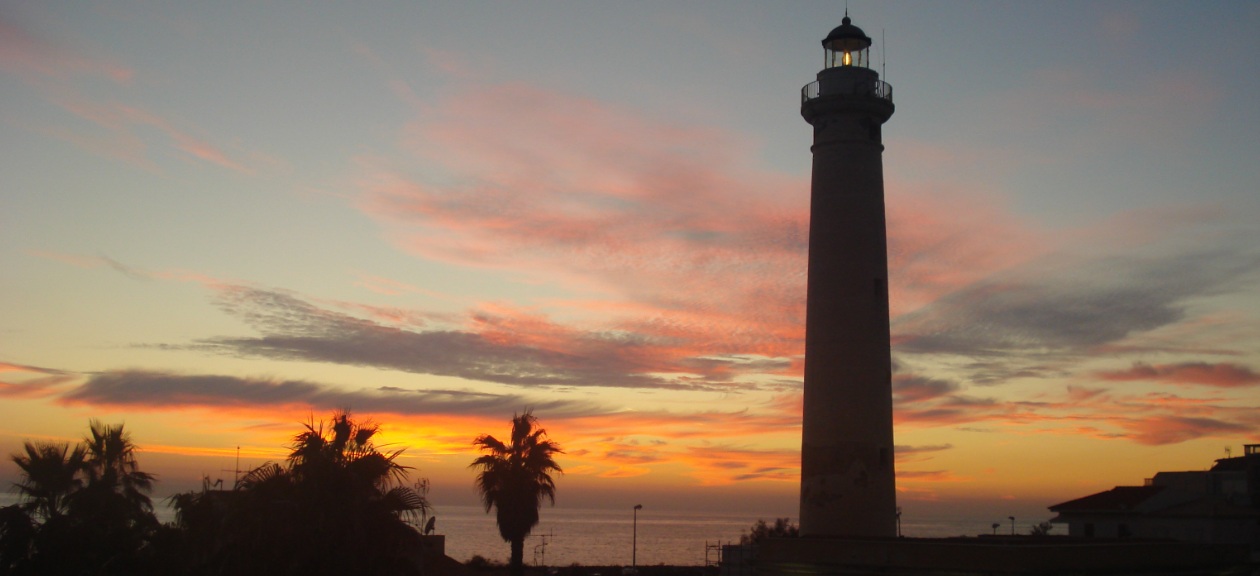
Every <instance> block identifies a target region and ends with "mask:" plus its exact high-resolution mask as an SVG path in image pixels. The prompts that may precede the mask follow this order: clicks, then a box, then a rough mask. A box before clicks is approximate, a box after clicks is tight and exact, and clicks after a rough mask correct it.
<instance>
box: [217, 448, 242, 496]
mask: <svg viewBox="0 0 1260 576" xmlns="http://www.w3.org/2000/svg"><path fill="white" fill-rule="evenodd" d="M219 471H220V472H231V473H232V489H233V490H236V487H237V486H239V485H240V483H241V472H244V470H241V447H240V446H237V447H236V469H235V470H219ZM220 482H222V480H220Z"/></svg>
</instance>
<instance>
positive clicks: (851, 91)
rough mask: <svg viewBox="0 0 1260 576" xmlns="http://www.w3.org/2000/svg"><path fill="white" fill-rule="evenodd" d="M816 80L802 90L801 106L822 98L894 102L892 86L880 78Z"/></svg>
mask: <svg viewBox="0 0 1260 576" xmlns="http://www.w3.org/2000/svg"><path fill="white" fill-rule="evenodd" d="M846 80H857V81H835V79H822V80H815V81H813V82H810V83H809V84H806V85H805V86H804V87H802V88H801V104H804V103H806V102H809V101H810V100H813V99H815V98H818V97H820V96H868V97H873V98H879V99H881V100H887V101H888V102H892V85H891V84H889V83H887V82H884V81H883V80H879V79H878V78H862V79H846Z"/></svg>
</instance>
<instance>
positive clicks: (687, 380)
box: [0, 2, 1260, 515]
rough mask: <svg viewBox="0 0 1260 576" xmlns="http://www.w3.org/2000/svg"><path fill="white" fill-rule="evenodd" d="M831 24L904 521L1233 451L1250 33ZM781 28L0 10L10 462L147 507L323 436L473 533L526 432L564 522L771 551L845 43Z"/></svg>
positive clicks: (650, 12) (708, 19)
mask: <svg viewBox="0 0 1260 576" xmlns="http://www.w3.org/2000/svg"><path fill="white" fill-rule="evenodd" d="M850 8H851V11H852V16H853V18H854V24H857V25H859V26H863V27H866V29H867V32H868V34H869V33H870V32H871V31H872V30H874V29H876V28H881V29H886V30H887V31H888V46H889V53H888V55H887V56H888V59H887V61H888V66H889V70H890V77H886V78H885V79H886V80H888V81H890V82H891V83H892V84H893V85H894V86H895V87H896V90H897V92H896V94H897V100H896V103H897V106H898V110H897V114H896V115H895V116H894V117H893V119H892V120H891V121H890V123H889V124H888V125H887V126H886V127H885V133H884V140H885V145H886V152H885V156H884V162H885V181H886V190H887V206H888V231H889V250H890V254H889V256H890V276H891V278H890V292H891V299H892V302H891V313H892V315H893V327H892V328H893V338H894V342H893V346H894V362H895V364H896V368H897V370H896V374H895V376H894V393H895V401H896V406H897V413H896V433H897V445H898V446H897V448H898V454H897V468H898V490H899V498H900V500H901V502H903V503H907V504H923V505H928V504H931V503H940V502H949V501H957V502H966V503H967V504H966V505H968V506H974V505H975V504H974V503H975V502H990V503H991V505H993V506H1007V505H1009V503H1010V502H1014V501H1019V502H1031V503H1037V504H1038V505H1040V506H1045V505H1049V504H1052V503H1055V502H1057V501H1060V500H1062V499H1066V498H1070V497H1074V496H1079V495H1082V494H1084V493H1089V492H1091V491H1097V490H1102V489H1106V488H1109V487H1111V486H1112V485H1116V484H1135V483H1140V482H1141V481H1142V479H1143V478H1145V477H1148V476H1149V475H1151V474H1153V473H1154V472H1156V471H1158V470H1164V469H1201V468H1203V467H1205V466H1208V465H1210V462H1211V460H1212V459H1213V458H1217V457H1221V456H1223V455H1224V450H1223V448H1224V447H1225V446H1235V447H1237V446H1238V445H1240V444H1242V443H1244V442H1257V441H1260V416H1257V414H1260V411H1257V408H1258V407H1260V406H1257V402H1256V398H1257V397H1256V390H1257V388H1260V355H1258V354H1260V353H1258V352H1257V350H1260V322H1258V320H1260V318H1258V316H1260V298H1257V296H1258V295H1260V293H1258V292H1257V290H1256V288H1255V286H1257V285H1260V284H1258V283H1257V282H1256V281H1257V280H1258V279H1260V278H1257V271H1260V252H1258V251H1257V249H1256V247H1257V246H1260V237H1258V236H1257V234H1258V230H1257V227H1256V226H1255V224H1254V223H1255V222H1256V221H1257V217H1260V165H1257V163H1255V162H1254V161H1253V157H1254V156H1255V152H1256V151H1257V150H1260V141H1258V138H1260V136H1257V134H1260V111H1257V109H1256V107H1255V106H1254V102H1255V95H1256V94H1260V63H1258V62H1257V59H1256V58H1254V54H1256V53H1260V40H1257V39H1256V38H1255V36H1254V34H1253V33H1252V30H1254V29H1255V28H1256V26H1257V25H1260V7H1258V6H1256V5H1255V4H1254V3H1246V2H1219V3H1212V4H1208V5H1202V6H1198V7H1196V9H1195V10H1194V13H1187V11H1186V10H1184V6H1181V5H1178V4H1173V3H1088V2H1081V3H1070V4H1053V5H1016V6H1006V5H1002V6H1001V8H998V7H997V6H995V5H993V4H990V3H982V2H961V3H949V4H941V3H934V2H904V3H901V2H899V3H874V2H872V3H868V4H854V5H852V6H851V7H850ZM791 12H792V13H790V14H788V13H784V11H782V10H780V9H776V8H775V7H772V6H760V5H757V4H751V3H749V4H730V3H722V2H696V3H688V4H681V5H656V6H636V5H617V4H594V5H583V6H582V7H581V8H580V9H578V8H574V7H573V6H563V5H560V4H553V3H513V4H502V5H500V6H498V7H497V9H495V10H485V9H484V7H480V8H478V7H469V6H463V5H447V4H440V3H439V4H435V5H410V6H404V7H400V6H386V5H369V6H365V7H362V8H356V9H353V10H351V9H349V8H346V7H340V6H336V5H329V6H309V7H307V8H306V9H305V10H290V9H285V8H277V7H259V6H254V5H252V4H247V3H242V4H231V3H227V4H223V5H195V6H160V7H151V6H139V5H133V4H129V3H111V4H108V5H95V6H89V7H83V8H81V9H77V10H75V9H69V8H67V7H57V6H43V5H20V6H11V7H6V8H4V9H0V99H3V101H4V102H5V103H6V105H5V109H4V110H3V111H2V112H0V142H3V144H4V149H5V150H6V154H5V156H4V159H2V160H0V302H4V303H5V304H4V305H3V308H0V313H2V315H0V398H3V401H4V403H3V407H2V408H0V415H2V416H4V418H3V422H4V423H3V424H2V425H0V449H3V450H5V451H6V453H7V452H13V451H14V450H16V449H17V447H18V446H19V445H20V442H21V441H22V439H24V438H32V439H65V440H74V439H77V438H78V437H79V436H80V435H81V434H82V433H83V431H84V429H85V427H86V423H87V421H88V419H89V418H99V419H101V420H104V421H107V422H118V421H125V422H126V424H127V426H128V428H129V429H130V430H131V431H132V433H133V435H134V436H135V438H136V440H137V442H138V443H139V444H140V445H141V446H142V447H143V448H146V450H145V452H143V453H142V461H141V462H142V465H144V466H145V467H146V469H147V468H149V467H156V469H155V470H154V471H155V472H157V473H158V474H159V475H160V476H161V478H162V483H161V484H159V491H163V492H166V493H169V492H171V491H175V490H184V489H191V488H195V487H196V486H197V485H199V483H200V481H201V477H202V476H203V475H210V476H216V475H217V477H224V475H225V474H227V475H229V476H230V473H229V472H224V470H229V471H230V470H231V469H232V466H233V465H234V460H233V459H234V458H235V454H236V450H235V447H236V446H241V447H242V448H241V454H242V464H243V465H249V464H253V465H257V464H260V463H262V461H266V460H276V459H280V458H283V457H284V454H285V448H284V446H285V444H286V443H287V442H288V441H289V439H290V438H291V436H292V435H293V434H294V433H296V432H297V430H298V429H299V427H300V425H301V423H302V422H304V421H307V420H308V419H310V418H315V419H320V418H327V416H328V414H329V413H330V412H332V411H333V410H336V409H340V408H350V409H352V410H353V411H354V413H356V414H358V415H360V416H361V417H371V418H372V419H374V420H375V421H377V422H379V423H381V424H382V425H383V426H384V435H383V439H384V440H385V441H387V442H389V443H391V444H392V445H394V446H397V447H405V448H406V453H405V455H404V457H403V458H404V460H405V461H406V462H407V463H408V465H411V466H414V467H415V468H416V472H415V474H416V475H417V476H419V477H428V478H430V479H432V480H433V481H434V490H435V492H434V495H435V497H438V498H448V499H451V500H452V501H457V502H460V503H465V502H468V501H471V498H472V497H473V495H472V493H471V488H470V486H471V479H472V474H471V472H469V471H468V470H467V469H466V466H467V463H468V462H469V461H471V460H472V458H473V455H474V452H473V449H472V445H471V441H472V439H473V438H474V437H475V436H476V435H478V434H481V433H487V432H488V433H492V434H494V433H501V432H502V430H501V429H503V428H504V427H505V426H506V424H507V422H508V419H509V418H510V417H511V416H512V414H513V413H515V412H519V411H520V410H522V409H525V408H527V407H532V408H533V409H534V411H535V413H536V414H537V415H538V416H539V417H540V419H541V421H542V424H543V425H544V426H545V427H546V428H547V429H548V430H549V431H550V432H551V433H552V436H553V438H555V439H556V440H557V441H559V442H560V443H561V444H562V445H563V446H564V448H565V449H566V454H564V455H563V457H561V458H560V459H559V462H560V463H561V465H562V466H564V468H565V469H566V471H567V474H566V475H565V476H564V477H562V478H561V479H560V494H559V496H560V499H561V502H562V503H563V502H564V499H565V498H566V497H570V498H572V500H571V501H579V502H586V503H592V502H595V503H598V502H603V501H606V500H608V499H609V498H614V499H615V498H617V497H621V496H625V495H627V494H629V493H631V491H651V492H652V494H654V495H656V497H657V498H662V499H664V498H670V497H672V498H674V499H675V501H680V502H684V503H686V502H691V503H695V504H696V505H704V506H717V505H720V504H719V502H720V499H721V498H723V497H728V496H729V495H736V494H738V495H739V498H740V499H741V501H745V502H750V503H755V505H753V507H755V508H758V509H761V510H780V512H778V514H780V515H794V514H795V502H794V498H795V491H796V482H797V481H798V474H799V468H798V459H799V441H800V438H799V434H800V431H799V419H800V402H801V395H800V386H801V382H800V379H801V369H802V358H801V353H802V349H803V337H804V330H803V318H804V300H805V299H804V278H805V276H804V274H805V269H804V266H805V252H804V251H805V245H806V239H807V236H808V206H807V202H808V186H809V182H808V170H809V161H810V155H809V150H808V146H809V135H808V130H809V127H808V126H807V125H806V124H805V123H804V122H803V121H801V119H800V118H799V115H798V108H797V104H798V101H797V90H799V88H800V86H801V85H804V84H806V83H807V82H809V81H811V80H813V79H814V74H815V73H816V72H817V71H818V69H817V66H818V51H819V50H820V47H819V45H818V42H819V39H821V38H822V37H823V36H825V35H826V33H827V32H828V31H829V30H830V27H831V26H835V25H837V24H839V19H840V16H841V15H842V14H840V13H837V11H836V7H835V6H834V5H833V3H826V2H812V3H801V4H797V5H794V8H793V10H792V11H791ZM298 22H300V23H301V25H298V24H297V23H298ZM1170 34H1175V35H1176V41H1175V42H1173V44H1176V46H1173V47H1170V46H1169V42H1168V41H1167V38H1168V37H1169V35H1170ZM645 39H646V40H650V41H645ZM732 39H738V40H737V41H733V40H732ZM960 42H970V44H966V45H960V44H959V43H960ZM1185 45H1195V46H1199V47H1201V49H1198V50H1196V51H1191V52H1194V53H1195V54H1190V53H1189V52H1187V51H1184V50H1179V49H1175V48H1178V47H1181V46H1185ZM509 47H510V49H508V48H509ZM969 47H970V48H969ZM974 47H990V48H992V49H991V50H975V49H971V48H974ZM946 48H948V49H946ZM872 51H873V52H875V53H874V54H872V55H871V56H872V60H875V59H879V60H881V61H882V60H883V55H882V54H879V52H880V51H882V46H879V47H872ZM959 54H965V57H964V58H962V59H959V58H958V57H957V56H958V55H959ZM1196 55H1197V56H1196ZM1207 55H1210V57H1208V56H1207ZM150 463H152V464H150ZM1081 470H1087V471H1089V474H1088V475H1087V476H1085V477H1083V476H1082V475H1081V473H1080V471H1081ZM0 473H2V474H3V476H4V477H5V478H11V477H12V476H13V474H14V472H13V467H12V466H11V464H10V463H8V462H7V461H6V462H5V464H4V467H3V468H0ZM671 495H672V496H671ZM626 497H628V496H626ZM732 497H733V496H732ZM1034 508H1035V506H1034Z"/></svg>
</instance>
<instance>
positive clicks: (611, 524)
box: [0, 490, 1048, 566]
mask: <svg viewBox="0 0 1260 576" xmlns="http://www.w3.org/2000/svg"><path fill="white" fill-rule="evenodd" d="M17 500H18V498H17V495H16V494H14V493H12V492H8V491H4V490H0V506H2V505H8V504H12V503H16V502H17ZM168 503H169V501H168V500H166V499H164V498H160V497H157V498H154V508H155V510H154V512H155V513H156V515H157V517H158V520H159V521H162V522H171V521H174V519H175V514H174V511H173V510H171V509H170V508H169V507H168V506H167V504H168ZM540 512H541V521H540V523H539V525H538V527H536V528H535V529H534V533H533V534H532V535H531V536H530V537H529V538H528V539H526V541H525V562H526V563H528V564H530V565H544V566H569V565H572V564H582V565H586V566H628V565H630V563H631V562H632V558H631V554H632V549H633V550H634V554H635V556H636V558H635V559H634V561H636V562H637V563H638V564H639V565H640V566H652V565H658V564H664V565H671V566H704V565H705V564H706V563H710V562H717V560H718V551H717V548H716V546H718V545H721V544H738V543H739V537H740V535H742V534H744V533H746V532H747V531H748V529H749V528H750V527H752V525H753V523H755V522H756V521H757V520H758V519H764V520H767V521H772V520H773V519H774V518H773V517H772V516H765V515H757V514H751V513H714V512H694V511H678V510H661V509H659V508H657V509H653V510H644V511H641V512H640V513H639V519H638V543H637V546H635V544H634V536H635V530H634V522H633V514H632V512H631V510H626V509H616V510H607V509H587V508H563V507H557V508H552V507H548V506H544V507H543V509H542V510H541V511H540ZM1007 512H1015V513H1017V514H1019V513H1021V512H1022V513H1023V515H1022V516H1021V518H1020V521H1019V523H1018V525H1017V526H1016V530H1017V531H1018V532H1019V533H1021V534H1026V533H1027V532H1028V529H1029V528H1030V527H1031V524H1033V523H1035V522H1037V521H1040V520H1045V519H1046V518H1048V515H1046V514H1044V513H1042V512H1041V511H1040V509H1037V508H1031V509H1025V510H1019V511H1015V510H1006V509H1001V510H999V509H997V508H994V509H991V510H987V511H986V510H971V511H968V512H954V513H931V512H928V511H915V512H914V513H908V514H906V515H905V516H904V517H903V519H902V524H901V529H902V534H904V535H906V536H909V537H947V536H975V535H978V534H988V533H991V531H992V530H993V529H992V524H993V523H995V522H996V523H999V527H998V529H997V530H998V532H1000V533H1002V534H1007V533H1009V532H1010V530H1011V527H1010V523H1009V521H1008V520H1007V518H1006V515H1007ZM434 515H435V516H437V520H436V531H435V532H436V533H437V534H442V535H445V536H446V554H447V555H448V556H450V557H452V558H454V559H456V560H459V561H467V560H469V559H471V558H472V557H473V556H481V557H483V558H486V559H487V560H493V561H498V562H506V561H507V559H508V554H509V551H508V544H507V543H506V542H504V541H503V539H502V538H500V537H499V529H498V527H497V526H496V525H495V521H494V514H493V513H491V514H486V513H485V512H484V510H483V509H482V508H481V507H479V506H455V505H439V506H437V507H436V509H435V510H434ZM793 519H794V520H795V518H793Z"/></svg>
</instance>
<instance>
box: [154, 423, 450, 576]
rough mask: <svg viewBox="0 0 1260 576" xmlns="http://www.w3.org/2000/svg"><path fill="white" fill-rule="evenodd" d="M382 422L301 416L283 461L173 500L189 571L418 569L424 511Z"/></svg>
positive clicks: (389, 571) (404, 571)
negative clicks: (381, 439) (383, 442)
mask: <svg viewBox="0 0 1260 576" xmlns="http://www.w3.org/2000/svg"><path fill="white" fill-rule="evenodd" d="M378 430H379V428H378V427H377V426H376V425H374V424H371V423H356V422H354V421H353V420H352V419H351V418H350V415H349V414H348V413H339V414H336V415H334V416H333V418H332V422H331V425H330V426H329V428H328V429H327V430H325V428H324V423H323V422H320V423H319V424H315V423H313V422H312V423H308V424H306V429H305V430H303V431H302V432H300V433H299V434H297V435H296V436H294V438H293V444H292V446H291V448H292V452H291V453H290V454H289V457H288V460H287V462H286V463H285V464H284V465H280V464H276V463H270V462H269V463H266V464H263V465H262V466H259V467H257V468H254V469H253V470H251V471H249V472H248V473H247V474H245V476H244V477H242V478H241V480H240V482H239V484H238V485H237V486H236V487H235V489H234V490H231V491H221V490H211V489H210V486H209V484H208V483H207V485H206V486H204V487H203V489H202V490H201V491H200V492H188V493H184V494H179V495H177V496H175V497H174V506H175V510H176V514H177V516H176V527H177V528H178V529H179V530H180V531H181V534H180V540H181V541H180V542H179V544H181V545H182V547H183V555H182V557H183V558H184V559H185V562H184V565H183V566H182V567H181V568H182V571H184V572H185V573H189V574H243V575H249V574H268V575H277V574H293V575H298V574H301V575H303V576H307V575H312V574H338V575H344V574H391V575H393V574H419V570H420V569H419V555H420V549H421V548H420V537H419V533H418V532H417V531H416V530H415V529H413V528H412V527H411V526H410V525H408V524H407V520H408V519H412V520H419V519H420V518H421V517H422V516H423V515H424V514H425V513H427V510H428V504H427V502H426V501H425V499H424V496H423V495H422V494H421V493H419V492H417V491H416V490H415V489H413V488H411V487H408V486H407V485H406V479H407V469H408V467H406V466H402V465H400V464H398V463H397V462H396V461H395V460H396V459H397V457H398V455H399V454H401V453H402V450H396V451H393V452H382V451H381V450H379V449H378V448H377V447H376V446H375V445H374V444H373V443H372V438H373V437H374V436H375V435H376V433H377V432H378Z"/></svg>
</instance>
